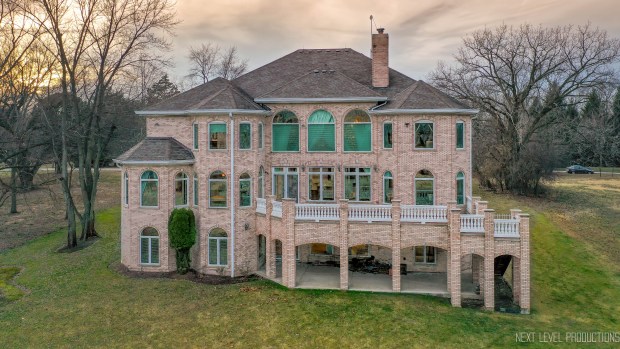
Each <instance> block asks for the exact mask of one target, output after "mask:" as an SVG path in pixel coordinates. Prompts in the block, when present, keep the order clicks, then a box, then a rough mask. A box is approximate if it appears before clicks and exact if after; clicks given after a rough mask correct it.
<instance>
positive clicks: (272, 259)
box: [265, 195, 276, 279]
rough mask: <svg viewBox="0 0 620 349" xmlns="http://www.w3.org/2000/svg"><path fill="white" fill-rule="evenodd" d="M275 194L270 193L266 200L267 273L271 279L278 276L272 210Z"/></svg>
mask: <svg viewBox="0 0 620 349" xmlns="http://www.w3.org/2000/svg"><path fill="white" fill-rule="evenodd" d="M274 199H275V196H274V195H268V196H267V199H266V200H265V201H266V203H265V206H266V208H265V219H266V220H267V231H266V232H265V240H266V242H265V273H266V274H267V277H268V278H270V279H275V278H276V246H275V240H274V239H273V234H272V232H271V218H272V217H271V212H272V211H273V200H274Z"/></svg>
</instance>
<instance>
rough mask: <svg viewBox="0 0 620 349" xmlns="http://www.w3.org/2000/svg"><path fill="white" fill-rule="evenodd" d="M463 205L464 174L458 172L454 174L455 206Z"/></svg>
mask: <svg viewBox="0 0 620 349" xmlns="http://www.w3.org/2000/svg"><path fill="white" fill-rule="evenodd" d="M464 203H465V174H463V172H459V173H457V174H456V204H457V205H463V204H464Z"/></svg>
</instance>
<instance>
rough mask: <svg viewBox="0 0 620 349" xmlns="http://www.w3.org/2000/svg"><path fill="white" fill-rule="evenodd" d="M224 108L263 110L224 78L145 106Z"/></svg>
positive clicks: (149, 109) (170, 108)
mask: <svg viewBox="0 0 620 349" xmlns="http://www.w3.org/2000/svg"><path fill="white" fill-rule="evenodd" d="M218 109H219V110H225V109H238V110H240V109H245V110H259V111H261V110H264V109H263V108H262V107H261V106H260V105H258V104H256V103H254V100H253V98H252V97H250V96H248V95H247V94H246V93H245V92H243V90H241V89H239V88H238V87H236V86H235V85H233V84H232V83H231V82H230V81H228V80H226V79H224V78H216V79H213V80H211V81H209V82H207V83H205V84H202V85H199V86H196V87H194V88H192V89H191V90H188V91H185V92H183V93H180V94H178V95H176V96H173V97H171V98H168V99H166V100H164V101H161V102H159V103H157V104H154V105H152V106H149V107H147V108H145V109H144V110H145V111H153V110H157V111H181V110H218Z"/></svg>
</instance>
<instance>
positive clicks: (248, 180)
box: [239, 172, 253, 207]
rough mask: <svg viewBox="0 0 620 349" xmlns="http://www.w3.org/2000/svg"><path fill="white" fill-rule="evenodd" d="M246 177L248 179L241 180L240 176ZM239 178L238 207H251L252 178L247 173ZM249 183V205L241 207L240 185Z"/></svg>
mask: <svg viewBox="0 0 620 349" xmlns="http://www.w3.org/2000/svg"><path fill="white" fill-rule="evenodd" d="M243 175H248V178H242V177H241V176H243ZM241 176H239V207H252V199H253V197H252V176H250V174H249V173H247V172H244V173H242V174H241ZM243 182H249V183H250V204H249V205H241V183H243Z"/></svg>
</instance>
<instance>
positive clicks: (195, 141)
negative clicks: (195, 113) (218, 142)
mask: <svg viewBox="0 0 620 349" xmlns="http://www.w3.org/2000/svg"><path fill="white" fill-rule="evenodd" d="M199 131H200V128H199V126H198V123H197V122H194V123H193V124H192V145H193V147H192V149H194V150H198V149H199V148H200V133H199Z"/></svg>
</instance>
